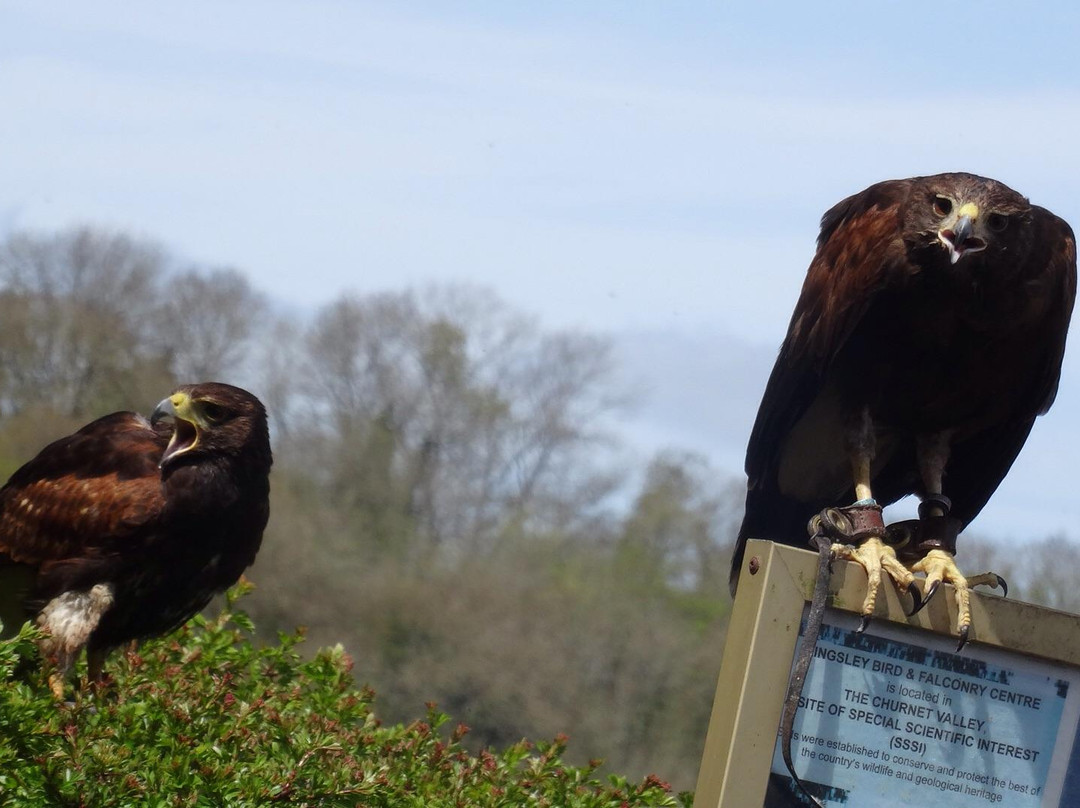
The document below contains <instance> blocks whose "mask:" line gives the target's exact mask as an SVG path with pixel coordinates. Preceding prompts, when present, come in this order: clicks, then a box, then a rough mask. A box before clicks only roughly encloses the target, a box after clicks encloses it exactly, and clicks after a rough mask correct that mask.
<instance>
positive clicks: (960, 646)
mask: <svg viewBox="0 0 1080 808" xmlns="http://www.w3.org/2000/svg"><path fill="white" fill-rule="evenodd" d="M969 628H970V627H969V626H963V627H961V629H960V641H959V642H958V643H957V644H956V653H958V654H959V653H960V652H961V651H963V650H964V646H965V645H967V642H968V629H969Z"/></svg>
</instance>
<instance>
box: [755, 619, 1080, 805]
mask: <svg viewBox="0 0 1080 808" xmlns="http://www.w3.org/2000/svg"><path fill="white" fill-rule="evenodd" d="M857 623H858V619H857V617H854V616H853V615H851V614H848V613H844V612H839V611H833V610H830V611H829V612H827V614H826V621H825V625H824V626H823V627H822V631H821V637H820V639H819V640H818V644H817V648H816V651H815V654H814V661H813V663H812V664H811V666H810V671H809V674H808V675H807V679H806V684H805V686H804V688H803V695H802V700H801V703H800V709H799V713H798V715H797V717H796V721H795V730H794V733H793V735H792V744H791V749H792V758H793V760H794V762H795V771H796V772H797V773H798V775H799V777H800V779H802V781H803V782H804V783H805V784H806V785H807V787H808V789H809V790H810V791H811V793H813V794H814V795H815V796H817V797H818V798H819V799H820V800H821V801H822V803H823V804H824V805H825V806H826V807H827V808H832V807H833V806H841V805H843V806H853V805H855V806H859V808H864V807H866V806H878V805H881V806H895V805H932V806H934V808H985V806H990V805H1004V806H1008V807H1009V808H1046V807H1050V808H1058V807H1059V806H1061V808H1066V807H1069V808H1075V807H1076V806H1080V750H1078V749H1076V747H1077V746H1078V745H1077V744H1076V743H1075V739H1076V735H1077V724H1078V719H1080V671H1077V670H1076V669H1074V668H1071V667H1068V666H1064V665H1059V664H1056V663H1049V662H1047V663H1043V662H1040V661H1038V660H1033V659H1031V658H1030V657H1022V656H1020V655H1017V654H1011V653H1008V652H1005V651H1001V650H998V649H994V648H990V647H987V646H980V645H978V644H977V643H972V644H969V645H968V646H966V647H965V648H964V650H963V651H962V652H961V653H959V654H957V653H955V650H954V645H953V643H954V642H955V641H954V640H952V639H951V638H949V637H942V636H940V635H937V634H934V633H931V632H926V631H920V630H918V629H897V628H894V627H893V626H890V625H889V624H888V623H886V622H884V621H881V622H875V623H871V624H870V628H869V629H868V630H867V632H866V633H863V634H858V633H857V632H856V631H855V628H856V626H857ZM1078 640H1080V638H1078ZM1070 763H1072V764H1074V765H1072V766H1070ZM1070 768H1071V769H1072V776H1069V771H1070ZM772 772H773V773H772V782H771V789H770V791H771V792H772V793H773V795H774V798H775V795H776V794H777V792H778V791H780V792H786V793H787V794H788V795H789V796H788V799H787V800H785V801H786V802H787V801H789V804H792V805H800V804H804V798H803V797H802V795H801V793H800V792H798V790H797V789H796V788H795V786H794V784H793V783H792V781H791V779H790V776H789V775H788V772H787V767H786V766H785V765H784V762H783V760H782V759H781V757H780V742H779V739H778V740H777V746H776V752H775V755H774V758H773V765H772ZM770 804H772V801H771V800H770ZM805 804H809V803H805Z"/></svg>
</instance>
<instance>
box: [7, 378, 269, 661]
mask: <svg viewBox="0 0 1080 808" xmlns="http://www.w3.org/2000/svg"><path fill="white" fill-rule="evenodd" d="M177 392H178V393H183V394H184V395H185V396H186V397H187V399H188V400H190V401H191V402H192V407H193V408H194V409H195V410H198V411H199V413H201V415H200V421H201V425H200V426H199V427H198V442H197V443H195V444H193V445H192V446H191V447H190V450H188V451H183V452H176V453H174V454H173V455H171V456H170V457H168V458H165V457H164V452H165V449H166V446H167V445H168V442H169V438H170V437H171V435H172V431H173V430H172V429H171V428H163V425H162V424H158V425H151V423H150V422H148V421H147V420H146V419H145V418H142V417H141V416H138V415H136V414H134V413H114V414H112V415H107V416H105V417H103V418H99V419H98V420H97V421H94V422H93V423H91V424H88V425H87V426H85V427H83V428H82V429H80V430H79V431H78V432H76V433H74V434H73V435H70V436H68V437H66V438H62V439H60V440H58V441H55V442H54V443H52V444H50V445H49V446H47V447H45V448H44V449H43V450H42V451H41V452H40V453H39V454H38V455H37V457H35V458H34V459H33V460H31V461H30V462H28V463H27V464H26V465H24V466H23V467H22V468H20V469H19V470H18V471H16V472H15V474H13V475H12V477H11V479H10V480H9V481H8V483H7V485H5V486H4V487H3V488H2V489H0V568H3V567H5V566H6V567H8V568H11V567H20V568H22V569H24V570H26V571H27V572H28V575H29V580H30V584H29V588H28V590H27V591H18V592H0V600H2V599H3V598H4V597H8V598H10V597H17V598H19V599H20V600H21V602H22V605H23V608H24V611H25V613H26V614H27V616H32V615H34V614H38V613H40V617H39V622H40V621H42V620H43V621H45V624H46V625H45V628H46V629H48V630H50V631H51V632H53V634H54V635H55V634H56V633H57V632H65V633H66V636H65V637H58V638H57V637H54V641H53V644H54V645H56V647H63V648H69V647H71V648H75V649H76V651H77V650H78V649H81V647H82V646H83V645H88V646H89V648H90V649H91V650H95V649H108V648H111V647H114V646H116V645H119V644H121V643H123V642H127V641H128V640H132V639H138V638H143V637H148V636H153V635H156V634H161V633H164V632H166V631H169V630H171V629H172V628H174V627H176V626H177V625H179V624H180V623H182V622H184V621H185V620H187V619H188V618H189V617H191V616H192V615H193V614H194V613H195V612H196V611H198V610H199V609H201V608H202V607H203V606H205V605H206V603H207V602H208V601H209V599H210V598H211V597H212V596H213V595H214V594H215V593H217V592H220V591H222V590H224V589H225V588H226V587H228V586H230V585H232V584H233V583H235V582H236V581H237V580H238V578H239V576H240V574H241V573H242V572H243V570H244V569H245V568H246V567H247V566H248V565H250V564H251V563H252V562H253V561H254V559H255V554H256V553H257V552H258V549H259V544H260V543H261V540H262V533H263V529H264V528H265V526H266V522H267V519H268V518H269V471H270V466H271V463H272V458H271V454H270V443H269V436H268V430H267V423H266V412H265V410H264V409H263V406H262V404H261V403H260V402H259V401H258V399H256V398H255V397H254V396H253V395H251V394H250V393H248V392H247V391H244V390H241V389H240V388H237V387H232V386H230V385H225V384H218V383H207V384H200V385H186V386H184V387H181V388H179V390H178V391H177ZM210 413H212V415H211V414H210ZM193 429H194V427H193ZM0 571H2V569H0ZM98 592H100V593H101V594H100V596H97V597H95V598H90V597H89V596H90V593H98ZM86 604H97V605H94V607H93V608H90V607H89V606H87V605H86ZM4 605H5V604H3V603H0V606H4ZM10 611H11V610H10V608H6V609H4V610H3V612H4V613H5V614H8V613H10ZM9 628H10V627H9ZM57 643H59V644H58V645H57Z"/></svg>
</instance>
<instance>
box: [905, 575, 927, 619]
mask: <svg viewBox="0 0 1080 808" xmlns="http://www.w3.org/2000/svg"><path fill="white" fill-rule="evenodd" d="M907 592H908V594H909V595H911V611H910V612H908V613H907V614H908V617H913V616H915V615H916V614H918V613H919V610H920V609H922V607H923V606H925V605H926V604H925V603H924V602H923V599H922V595H921V594H919V587H917V586H916V585H915V582H914V581H912V582H911V583H910V584H908V588H907Z"/></svg>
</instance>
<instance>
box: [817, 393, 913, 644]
mask: <svg viewBox="0 0 1080 808" xmlns="http://www.w3.org/2000/svg"><path fill="white" fill-rule="evenodd" d="M845 440H846V443H847V450H848V459H849V461H850V462H851V473H852V478H853V482H854V484H855V498H856V500H857V501H856V502H855V504H854V505H852V506H850V507H849V508H845V509H843V511H844V512H845V513H846V514H848V516H849V518H850V517H851V516H856V521H855V522H853V524H852V530H851V532H850V539H849V540H848V541H841V542H837V543H834V544H833V547H832V554H833V557H834V558H840V559H845V560H848V561H855V562H857V563H858V564H860V565H862V567H863V569H865V570H866V599H865V600H864V601H863V605H862V609H861V610H860V611H861V614H862V623H861V624H860V625H859V631H863V630H865V629H866V627H867V625H869V623H870V617H871V616H872V615H873V613H874V605H875V604H876V603H877V596H878V591H879V590H880V589H881V575H882V573H883V572H884V573H885V574H886V575H887V576H888V577H890V578H892V580H893V582H894V583H895V584H896V586H897V587H899V588H900V589H902V590H903V591H905V592H908V593H909V594H910V595H911V596H912V597H913V598H914V599H915V609H916V611H917V610H918V608H919V605H920V598H919V591H918V589H917V588H916V587H915V586H914V585H913V584H914V581H915V576H914V575H913V574H912V573H911V571H910V570H908V569H907V567H905V566H904V565H903V564H901V563H900V561H899V560H898V559H897V557H896V550H895V549H894V548H893V547H891V546H889V544H887V543H886V541H885V539H886V531H885V522H884V521H883V520H882V518H881V508H880V507H879V506H878V504H877V502H875V501H874V497H873V494H872V492H871V490H870V477H871V463H872V461H873V458H874V451H875V438H874V428H873V420H872V419H871V417H870V413H869V411H866V410H864V411H863V412H862V413H861V414H860V417H859V418H856V419H854V420H853V421H852V422H851V423H850V424H849V426H848V430H847V433H846V435H845ZM827 514H828V511H826V512H825V513H823V514H822V517H823V518H824V517H826V516H827ZM859 517H861V518H859ZM837 527H839V525H836V524H834V525H833V528H837ZM837 532H839V533H841V534H843V532H844V531H843V530H839V531H836V530H834V531H832V535H833V536H834V537H836V535H837ZM856 542H857V546H855V543H856Z"/></svg>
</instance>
